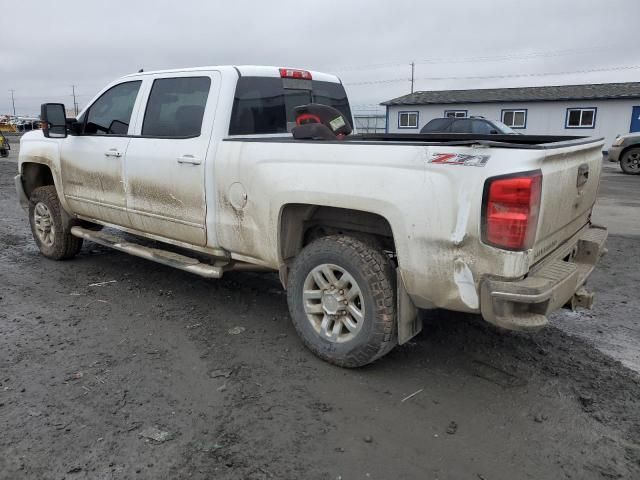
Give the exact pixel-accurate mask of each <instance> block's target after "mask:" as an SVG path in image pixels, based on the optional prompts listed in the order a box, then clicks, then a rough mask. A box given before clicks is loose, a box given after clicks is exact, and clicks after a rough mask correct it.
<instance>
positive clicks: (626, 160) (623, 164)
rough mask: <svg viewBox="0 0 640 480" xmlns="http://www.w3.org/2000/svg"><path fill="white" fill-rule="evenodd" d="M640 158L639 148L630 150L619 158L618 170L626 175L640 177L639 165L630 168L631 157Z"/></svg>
mask: <svg viewBox="0 0 640 480" xmlns="http://www.w3.org/2000/svg"><path fill="white" fill-rule="evenodd" d="M634 156H635V157H636V158H637V157H640V148H631V149H629V150H627V151H626V152H624V154H623V155H622V157H621V158H620V169H621V170H622V171H623V172H624V173H626V174H628V175H640V164H639V165H638V166H631V165H632V162H633V157H634Z"/></svg>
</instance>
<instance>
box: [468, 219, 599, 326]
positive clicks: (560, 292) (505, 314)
mask: <svg viewBox="0 0 640 480" xmlns="http://www.w3.org/2000/svg"><path fill="white" fill-rule="evenodd" d="M607 235H608V234H607V229H606V228H604V227H596V226H589V227H588V228H587V229H586V230H584V231H582V232H581V233H580V234H579V235H578V237H577V241H576V242H575V244H574V245H575V249H572V250H573V254H572V255H571V259H570V260H564V259H552V260H550V261H548V262H543V263H542V264H541V265H540V266H539V267H536V268H534V269H533V270H532V272H531V273H530V274H529V275H528V276H527V277H526V278H524V279H522V280H517V281H504V280H496V279H485V280H484V281H483V282H482V285H481V294H480V295H481V300H480V309H481V312H482V316H483V317H484V319H485V320H487V321H488V322H490V323H493V324H495V325H497V326H500V327H503V328H507V329H510V330H535V329H538V328H541V327H543V326H545V325H546V324H547V323H548V322H549V320H548V319H547V315H548V314H549V313H551V312H553V311H554V310H557V309H558V308H560V307H562V306H563V305H565V304H567V303H569V302H571V301H572V299H573V298H574V296H575V295H576V294H577V295H578V296H579V297H580V299H579V300H578V301H577V302H575V303H576V304H578V305H585V304H588V306H590V302H585V301H584V298H585V297H586V296H587V295H588V294H587V293H586V292H585V291H584V289H583V288H582V287H583V285H584V283H585V282H586V281H587V278H589V275H591V272H592V271H593V269H594V268H595V266H596V264H597V263H598V260H599V259H600V257H601V256H602V255H603V254H604V252H605V251H606V250H605V248H604V244H605V242H606V240H607ZM573 303H574V302H572V304H573Z"/></svg>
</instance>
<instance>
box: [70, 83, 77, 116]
mask: <svg viewBox="0 0 640 480" xmlns="http://www.w3.org/2000/svg"><path fill="white" fill-rule="evenodd" d="M71 91H72V92H73V111H74V112H75V114H76V117H77V116H78V103H77V102H76V86H75V85H71Z"/></svg>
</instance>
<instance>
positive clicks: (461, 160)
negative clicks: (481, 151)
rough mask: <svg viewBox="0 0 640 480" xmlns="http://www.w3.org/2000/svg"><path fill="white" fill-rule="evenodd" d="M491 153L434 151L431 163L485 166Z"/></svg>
mask: <svg viewBox="0 0 640 480" xmlns="http://www.w3.org/2000/svg"><path fill="white" fill-rule="evenodd" d="M489 157H490V155H468V154H465V153H434V154H432V155H431V158H430V159H429V163H435V164H442V165H463V166H465V167H484V166H485V165H486V164H487V162H488V161H489Z"/></svg>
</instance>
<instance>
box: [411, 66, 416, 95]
mask: <svg viewBox="0 0 640 480" xmlns="http://www.w3.org/2000/svg"><path fill="white" fill-rule="evenodd" d="M415 71H416V62H411V93H413V83H414V73H415Z"/></svg>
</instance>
